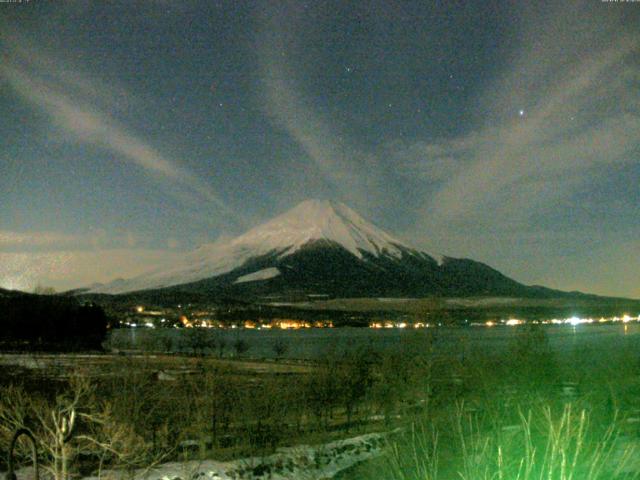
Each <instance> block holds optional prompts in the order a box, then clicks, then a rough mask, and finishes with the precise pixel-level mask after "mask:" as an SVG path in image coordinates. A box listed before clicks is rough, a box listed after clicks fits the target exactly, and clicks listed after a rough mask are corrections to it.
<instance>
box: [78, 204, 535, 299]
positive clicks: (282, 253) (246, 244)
mask: <svg viewBox="0 0 640 480" xmlns="http://www.w3.org/2000/svg"><path fill="white" fill-rule="evenodd" d="M168 287H173V288H174V289H175V288H179V289H180V290H181V291H193V290H196V291H199V292H220V291H224V292H226V293H229V292H238V291H240V290H242V289H244V290H247V289H249V290H251V291H253V292H254V293H255V292H259V293H262V294H264V293H274V292H276V293H280V292H284V291H299V292H307V293H311V292H319V293H328V294H331V295H338V296H352V295H356V296H366V295H387V294H391V295H421V294H448V293H452V290H456V293H457V294H461V293H464V294H482V293H487V294H495V293H501V294H504V293H508V292H509V291H511V290H513V289H519V288H521V287H522V288H526V287H524V286H523V285H521V284H519V283H517V282H515V281H513V280H511V279H508V278H507V277H505V276H504V275H502V274H500V273H499V272H497V271H495V270H493V269H491V268H490V267H488V266H486V265H484V264H481V263H478V262H474V261H471V260H461V259H452V258H447V257H442V256H440V255H433V254H428V253H425V252H421V251H419V250H416V249H414V248H411V247H409V246H407V245H405V244H404V243H403V242H401V241H400V240H398V239H396V238H394V237H393V236H392V235H390V234H388V233H386V232H384V231H383V230H381V229H380V228H378V227H376V226H374V225H372V224H371V223H369V222H367V221H366V220H364V219H363V218H362V217H361V216H360V215H358V214H357V213H356V212H354V211H353V210H351V209H350V208H349V207H347V206H346V205H344V204H342V203H337V202H333V201H320V200H307V201H305V202H302V203H301V204H299V205H298V206H296V207H295V208H293V209H291V210H289V211H288V212H286V213H284V214H282V215H279V216H277V217H275V218H273V219H272V220H270V221H268V222H266V223H264V224H262V225H260V226H257V227H255V228H253V229H251V230H249V231H247V232H246V233H244V234H242V235H240V236H239V237H236V238H234V239H232V240H229V241H222V242H214V243H209V244H205V245H202V246H201V247H199V248H197V249H196V250H194V251H192V252H190V253H188V254H186V255H185V256H184V258H183V259H182V260H181V261H180V262H179V263H178V264H177V265H175V266H173V267H172V268H169V269H158V270H156V271H152V272H149V273H147V274H144V275H140V276H138V277H135V278H132V279H129V280H122V279H119V280H117V281H114V282H111V283H109V284H106V285H101V286H98V287H96V288H94V289H92V290H90V291H91V292H92V293H111V294H118V293H125V292H134V291H140V290H150V289H166V288H168Z"/></svg>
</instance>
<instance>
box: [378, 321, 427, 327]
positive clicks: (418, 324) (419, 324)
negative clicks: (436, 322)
mask: <svg viewBox="0 0 640 480" xmlns="http://www.w3.org/2000/svg"><path fill="white" fill-rule="evenodd" d="M430 326H431V325H430V324H428V323H423V322H416V323H407V322H390V321H386V322H371V323H370V324H369V328H375V329H379V328H429V327H430Z"/></svg>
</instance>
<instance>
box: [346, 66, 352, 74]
mask: <svg viewBox="0 0 640 480" xmlns="http://www.w3.org/2000/svg"><path fill="white" fill-rule="evenodd" d="M344 70H345V72H347V73H351V72H353V67H351V66H346V67H344Z"/></svg>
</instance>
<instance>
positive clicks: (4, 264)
mask: <svg viewBox="0 0 640 480" xmlns="http://www.w3.org/2000/svg"><path fill="white" fill-rule="evenodd" d="M181 257H182V253H180V252H175V251H167V250H165V249H162V250H152V249H141V248H138V249H132V248H123V249H105V250H99V251H96V250H72V249H69V250H61V251H58V252H41V253H2V252H0V288H8V289H12V290H23V291H29V290H33V288H34V287H35V286H36V285H46V286H53V287H55V288H56V290H58V291H62V290H66V289H71V288H80V287H87V286H89V285H91V284H93V283H95V282H101V283H106V282H110V281H113V280H115V279H117V278H130V277H133V276H136V275H139V274H141V273H144V272H146V271H148V270H149V265H155V266H156V267H158V268H160V267H162V266H166V267H169V266H171V265H173V264H174V263H175V262H176V261H178V259H180V258H181Z"/></svg>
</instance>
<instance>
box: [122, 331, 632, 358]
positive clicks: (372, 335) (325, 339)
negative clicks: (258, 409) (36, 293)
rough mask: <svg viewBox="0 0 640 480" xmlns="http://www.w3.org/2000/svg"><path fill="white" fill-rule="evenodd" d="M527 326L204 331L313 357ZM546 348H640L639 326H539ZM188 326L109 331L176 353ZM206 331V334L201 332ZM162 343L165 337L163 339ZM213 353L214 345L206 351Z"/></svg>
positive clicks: (229, 351)
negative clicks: (166, 346)
mask: <svg viewBox="0 0 640 480" xmlns="http://www.w3.org/2000/svg"><path fill="white" fill-rule="evenodd" d="M527 328H528V327H527V326H526V325H519V326H503V325H499V326H495V327H437V328H425V329H410V328H407V329H398V328H394V329H370V328H346V327H345V328H325V329H300V330H280V329H271V330H251V329H206V330H205V332H206V337H207V340H208V341H209V342H210V344H211V345H212V346H213V345H219V344H220V343H221V342H222V343H223V344H224V348H223V349H222V353H223V356H225V357H230V356H234V355H235V354H236V351H235V347H234V345H235V344H236V343H237V342H238V341H242V342H244V343H245V344H246V345H247V346H248V350H247V351H246V352H244V353H243V354H242V355H243V356H247V357H254V358H274V357H275V356H276V354H275V345H276V344H280V345H284V349H285V351H284V353H282V354H281V356H282V357H283V358H291V359H316V358H320V357H322V356H323V355H332V354H340V353H342V352H345V351H349V350H353V349H357V348H367V347H371V348H372V349H374V350H378V351H403V352H406V353H420V352H424V351H425V349H430V348H433V349H434V351H436V352H442V353H448V354H456V353H458V354H460V355H463V354H465V352H472V351H478V350H480V351H487V352H495V353H498V352H500V351H502V350H505V349H508V348H510V347H511V346H513V345H514V342H516V341H517V340H518V337H519V336H522V335H526V334H527V333H526V332H527ZM539 328H540V329H542V331H543V332H544V336H545V337H546V339H547V341H548V344H549V347H550V348H551V350H552V351H553V352H554V353H557V354H569V353H571V352H574V351H575V350H576V349H579V350H581V351H585V350H588V351H591V352H593V353H594V354H605V353H607V352H608V353H613V352H619V351H623V350H624V351H626V352H628V351H629V350H633V349H634V348H639V350H638V352H640V324H638V323H636V322H630V323H625V324H623V323H614V324H584V325H577V326H571V325H542V326H540V327H539ZM189 334H190V333H189V331H188V330H186V329H174V330H170V329H167V330H162V329H143V328H137V329H135V328H132V329H118V330H114V331H113V332H112V333H111V337H112V346H113V348H116V349H121V350H130V349H148V350H153V349H162V345H163V343H162V338H163V337H167V336H169V337H171V349H172V351H175V352H181V351H184V352H187V351H190V350H191V343H190V341H189V339H188V338H187V336H188V335H189ZM202 335H204V334H202ZM165 345H166V341H165ZM209 350H210V351H211V352H210V353H214V352H217V351H218V348H217V347H215V346H213V349H211V348H210V349H209Z"/></svg>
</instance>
